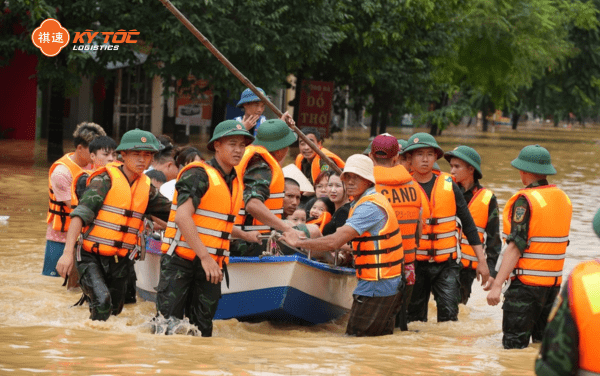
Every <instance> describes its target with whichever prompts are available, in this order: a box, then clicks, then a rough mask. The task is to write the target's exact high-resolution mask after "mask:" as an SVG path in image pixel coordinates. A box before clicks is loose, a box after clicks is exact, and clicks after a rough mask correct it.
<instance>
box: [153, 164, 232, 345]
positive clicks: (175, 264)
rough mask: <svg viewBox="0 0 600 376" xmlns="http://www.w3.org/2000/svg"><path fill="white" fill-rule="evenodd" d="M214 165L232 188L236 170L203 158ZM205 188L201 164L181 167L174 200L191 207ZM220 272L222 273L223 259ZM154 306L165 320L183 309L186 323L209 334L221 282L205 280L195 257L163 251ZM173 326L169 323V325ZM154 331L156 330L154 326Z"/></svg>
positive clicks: (176, 317) (178, 316)
mask: <svg viewBox="0 0 600 376" xmlns="http://www.w3.org/2000/svg"><path fill="white" fill-rule="evenodd" d="M207 163H208V164H209V165H210V166H212V167H214V168H215V169H217V170H218V171H219V172H220V173H221V176H223V179H224V180H225V182H226V183H227V186H228V187H229V190H231V189H232V185H233V180H234V179H235V178H236V176H237V174H236V172H235V169H232V170H231V172H230V173H229V174H225V172H224V171H223V169H222V168H221V166H219V163H218V162H217V160H216V159H214V158H213V159H211V160H210V161H208V162H207ZM208 188H209V180H208V175H207V174H206V170H205V169H204V168H202V167H194V168H191V169H189V170H187V171H185V172H184V173H183V174H182V175H181V176H180V177H179V179H178V180H177V183H176V184H175V189H176V190H177V203H174V204H177V205H179V204H180V203H184V202H186V201H187V200H188V199H191V200H192V204H193V205H194V208H197V207H198V205H199V204H200V201H201V199H202V197H203V196H204V195H205V194H206V192H207V191H208ZM223 265H224V273H226V272H227V271H226V267H225V263H224V264H223ZM156 291H157V296H156V308H157V311H158V313H160V314H161V315H163V316H164V317H165V318H167V319H169V320H171V321H172V320H175V321H177V320H182V319H183V316H184V313H185V316H186V317H188V318H189V321H190V323H192V324H194V325H196V326H197V327H198V329H200V331H201V332H202V336H203V337H210V336H212V328H213V324H212V319H213V317H214V315H215V312H216V311H217V306H218V303H219V299H220V298H221V284H220V283H216V284H215V283H211V282H209V281H207V280H206V273H205V272H204V269H203V268H202V263H201V262H200V259H199V258H198V257H195V258H194V260H192V261H190V260H186V259H184V258H182V257H180V256H179V255H177V254H176V253H173V255H172V256H169V255H167V254H163V255H162V257H161V260H160V280H159V283H158V287H157V288H156ZM171 326H173V325H171ZM157 331H158V330H157Z"/></svg>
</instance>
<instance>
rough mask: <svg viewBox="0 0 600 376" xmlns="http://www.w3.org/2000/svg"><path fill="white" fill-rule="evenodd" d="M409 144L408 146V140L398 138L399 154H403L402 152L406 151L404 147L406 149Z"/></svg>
mask: <svg viewBox="0 0 600 376" xmlns="http://www.w3.org/2000/svg"><path fill="white" fill-rule="evenodd" d="M407 146H408V141H406V140H401V139H398V147H399V150H398V155H400V154H402V152H403V151H404V149H406V147H407Z"/></svg>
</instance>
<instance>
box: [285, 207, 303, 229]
mask: <svg viewBox="0 0 600 376" xmlns="http://www.w3.org/2000/svg"><path fill="white" fill-rule="evenodd" d="M287 219H288V220H289V221H290V222H292V223H293V224H294V226H297V225H299V224H301V223H306V209H304V207H303V206H299V207H297V208H296V210H294V213H293V214H292V215H290V216H289V217H288V218H287Z"/></svg>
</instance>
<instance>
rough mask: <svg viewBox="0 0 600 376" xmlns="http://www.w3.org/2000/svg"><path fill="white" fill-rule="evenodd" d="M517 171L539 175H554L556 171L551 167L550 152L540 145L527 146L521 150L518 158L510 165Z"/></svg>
mask: <svg viewBox="0 0 600 376" xmlns="http://www.w3.org/2000/svg"><path fill="white" fill-rule="evenodd" d="M510 164H511V166H513V167H514V168H516V169H517V170H521V171H525V172H530V173H532V174H539V175H554V174H556V169H555V168H554V166H552V161H551V160H550V152H548V150H546V148H543V147H541V146H540V145H529V146H525V147H524V148H523V149H521V152H520V153H519V156H518V157H517V158H515V159H514V160H513V161H512V162H511V163H510Z"/></svg>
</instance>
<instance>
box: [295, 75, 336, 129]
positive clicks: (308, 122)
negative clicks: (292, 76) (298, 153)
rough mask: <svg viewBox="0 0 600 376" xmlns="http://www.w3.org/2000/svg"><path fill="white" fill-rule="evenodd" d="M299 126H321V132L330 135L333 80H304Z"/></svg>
mask: <svg viewBox="0 0 600 376" xmlns="http://www.w3.org/2000/svg"><path fill="white" fill-rule="evenodd" d="M301 87H302V91H301V93H300V110H299V115H298V127H300V128H302V127H316V128H321V133H322V134H323V135H324V136H325V137H329V122H330V120H331V103H332V101H333V82H325V81H306V80H304V81H302V86H301Z"/></svg>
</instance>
